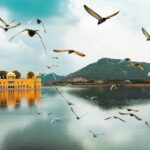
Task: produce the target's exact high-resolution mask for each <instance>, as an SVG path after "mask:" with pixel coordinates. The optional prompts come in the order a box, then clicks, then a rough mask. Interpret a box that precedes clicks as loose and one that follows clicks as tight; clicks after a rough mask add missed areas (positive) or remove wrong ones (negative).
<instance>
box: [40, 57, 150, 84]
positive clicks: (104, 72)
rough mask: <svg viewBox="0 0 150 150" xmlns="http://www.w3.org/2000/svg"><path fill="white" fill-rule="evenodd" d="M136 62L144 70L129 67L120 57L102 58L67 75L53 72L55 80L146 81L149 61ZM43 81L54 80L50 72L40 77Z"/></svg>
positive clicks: (149, 70) (149, 66)
mask: <svg viewBox="0 0 150 150" xmlns="http://www.w3.org/2000/svg"><path fill="white" fill-rule="evenodd" d="M133 63H138V64H140V65H141V66H143V67H144V71H141V70H140V69H139V68H137V67H129V66H128V64H129V62H127V61H122V62H121V60H120V59H110V58H102V59H99V60H98V61H97V62H95V63H92V64H89V65H88V66H86V67H84V68H82V69H80V70H78V71H76V72H74V73H71V74H69V75H67V76H58V75H56V74H55V76H56V79H57V81H67V80H71V79H73V78H84V79H86V80H105V81H113V80H140V81H148V80H149V79H150V77H148V73H149V72H150V63H145V62H133ZM42 81H43V82H48V81H51V82H55V80H54V77H52V74H47V75H45V76H43V77H42Z"/></svg>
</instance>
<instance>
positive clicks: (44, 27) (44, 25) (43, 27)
mask: <svg viewBox="0 0 150 150" xmlns="http://www.w3.org/2000/svg"><path fill="white" fill-rule="evenodd" d="M41 24H42V26H43V29H44V32H45V33H46V28H45V25H44V23H43V21H42V22H41Z"/></svg>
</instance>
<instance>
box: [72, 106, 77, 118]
mask: <svg viewBox="0 0 150 150" xmlns="http://www.w3.org/2000/svg"><path fill="white" fill-rule="evenodd" d="M71 111H72V113H74V114H75V115H76V116H78V115H77V114H76V112H75V111H74V110H73V108H72V107H71Z"/></svg>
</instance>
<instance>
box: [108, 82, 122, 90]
mask: <svg viewBox="0 0 150 150" xmlns="http://www.w3.org/2000/svg"><path fill="white" fill-rule="evenodd" d="M120 86H121V85H120V84H113V85H111V87H110V90H111V91H112V90H113V89H115V90H118V89H119V88H120Z"/></svg>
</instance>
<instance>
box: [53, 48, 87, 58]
mask: <svg viewBox="0 0 150 150" xmlns="http://www.w3.org/2000/svg"><path fill="white" fill-rule="evenodd" d="M53 51H54V52H56V53H60V52H68V54H72V53H75V54H76V55H79V56H81V57H84V56H85V54H83V53H82V52H79V51H76V50H56V49H54V50H53Z"/></svg>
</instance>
